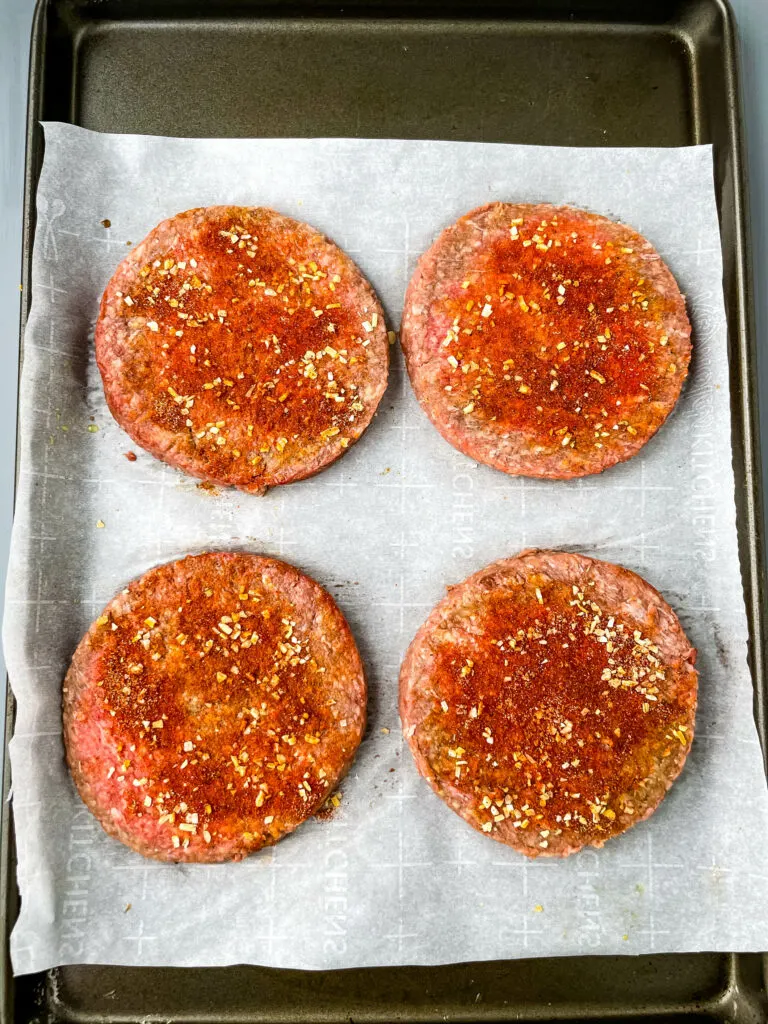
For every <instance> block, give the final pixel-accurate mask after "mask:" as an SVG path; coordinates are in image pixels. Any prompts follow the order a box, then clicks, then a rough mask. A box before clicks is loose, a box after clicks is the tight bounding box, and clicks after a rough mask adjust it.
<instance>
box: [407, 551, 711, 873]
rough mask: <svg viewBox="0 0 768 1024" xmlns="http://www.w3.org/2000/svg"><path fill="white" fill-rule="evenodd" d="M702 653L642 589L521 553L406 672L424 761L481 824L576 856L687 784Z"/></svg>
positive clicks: (441, 614) (446, 617) (448, 605)
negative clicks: (682, 779) (676, 785)
mask: <svg viewBox="0 0 768 1024" xmlns="http://www.w3.org/2000/svg"><path fill="white" fill-rule="evenodd" d="M695 657H696V652H695V650H694V649H693V648H692V647H691V645H690V643H689V642H688V640H687V639H686V636H685V634H684V632H683V630H682V627H681V625H680V623H679V621H678V619H677V617H676V616H675V614H674V612H673V611H672V609H671V608H670V607H669V605H668V604H667V603H666V602H665V601H664V599H663V598H662V597H661V596H660V595H659V594H658V593H657V591H656V590H654V589H653V587H652V586H650V584H648V583H646V582H645V580H643V579H641V578H640V577H639V576H637V575H635V573H633V572H629V571H628V570H627V569H623V568H621V567H620V566H617V565H611V564H610V563H608V562H600V561H597V560H596V559H594V558H586V557H585V556H583V555H574V554H566V553H564V552H555V551H524V552H523V553H522V554H520V555H518V556H517V557H516V558H508V559H504V560H502V561H499V562H494V563H493V564H492V565H490V566H488V567H487V568H486V569H483V570H482V571H481V572H478V573H475V575H474V576H470V577H469V579H467V580H465V582H464V583H461V584H459V585H458V586H456V587H453V588H451V589H450V591H449V593H448V596H447V597H446V598H444V600H443V601H441V602H440V604H438V605H437V607H436V608H435V609H434V610H433V612H432V613H431V615H430V616H429V618H428V619H427V621H426V622H425V623H424V625H423V626H422V627H421V629H420V630H419V632H418V633H417V634H416V637H415V639H414V640H413V642H412V644H411V646H410V648H409V650H408V653H407V655H406V657H405V660H404V662H403V666H402V670H401V674H400V717H401V719H402V723H403V729H404V731H405V736H406V738H407V740H408V743H409V744H410V747H411V750H412V752H413V756H414V758H415V760H416V765H417V767H418V769H419V771H420V772H421V774H422V775H423V776H424V777H425V778H426V779H427V780H428V782H429V783H430V785H431V786H432V788H433V789H434V790H435V792H436V793H437V794H438V795H439V796H440V797H442V799H443V800H444V801H445V802H446V803H447V804H448V806H449V807H451V808H452V809H453V810H454V811H456V813H457V814H460V815H461V817H462V818H464V819H465V820H466V821H467V822H469V824H470V825H472V826H473V828H476V829H479V830H480V831H481V832H484V833H486V834H487V835H488V836H490V837H491V838H492V839H496V840H498V841H499V842H502V843H506V844H508V845H509V846H512V847H514V848H515V849H517V850H519V851H520V852H521V853H524V854H526V855H527V856H529V857H538V856H542V855H546V856H555V857H565V856H568V854H571V853H574V852H575V851H577V850H580V849H581V848H582V847H584V846H602V845H603V843H604V842H605V841H606V840H607V839H610V838H612V837H613V836H617V835H619V834H620V833H622V832H624V831H626V830H627V829H628V828H630V827H631V826H632V825H634V824H635V823H636V822H638V821H642V820H643V819H644V818H647V817H648V816H649V815H650V814H652V813H653V811H654V810H655V809H656V807H657V806H658V805H659V803H660V802H661V800H662V799H663V797H664V795H665V794H666V792H667V790H668V789H669V787H670V786H671V785H672V783H673V782H674V780H675V779H676V778H677V776H678V774H679V773H680V771H681V769H682V767H683V764H684V763H685V759H686V756H687V754H688V752H689V750H690V748H691V742H692V740H693V729H694V715H695V711H696V689H697V678H698V677H697V673H696V670H695V669H694V667H693V665H694V661H695Z"/></svg>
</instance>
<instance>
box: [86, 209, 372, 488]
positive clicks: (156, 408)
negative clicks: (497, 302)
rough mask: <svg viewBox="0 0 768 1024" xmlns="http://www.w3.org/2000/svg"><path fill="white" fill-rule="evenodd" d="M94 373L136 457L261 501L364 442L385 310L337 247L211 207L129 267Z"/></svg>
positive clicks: (120, 272)
mask: <svg viewBox="0 0 768 1024" xmlns="http://www.w3.org/2000/svg"><path fill="white" fill-rule="evenodd" d="M96 359H97V362H98V366H99V370H100V371H101V376H102V380H103V383H104V392H105V394H106V398H107V402H108V404H109V408H110V410H111V412H112V415H113V416H114V417H115V419H116V420H117V422H118V423H119V424H120V425H121V426H122V427H123V429H124V430H126V431H127V432H128V434H130V436H131V437H132V438H133V440H134V441H135V442H136V443H137V444H139V445H141V446H142V447H143V448H145V449H146V450H147V451H149V452H151V453H152V454H153V455H155V456H156V457H157V458H159V459H162V460H163V461H165V462H168V463H170V464H171V465H173V466H177V467H178V468H179V469H182V470H184V471H185V472H187V473H190V474H192V475H193V476H197V477H200V478H202V479H203V480H208V481H210V482H212V483H217V484H231V485H233V486H235V487H239V488H240V489H241V490H244V491H252V492H254V493H262V492H263V491H264V490H265V489H266V488H267V487H271V486H273V485H275V484H285V483H291V482H292V481H294V480H301V479H302V478H303V477H307V476H310V475H312V474H313V473H316V472H317V471H318V470H320V469H323V468H324V467H325V466H327V465H329V464H330V463H331V462H333V461H334V460H335V459H337V458H338V457H339V456H340V455H342V454H343V452H344V450H345V449H346V448H347V447H348V446H349V445H350V444H352V443H353V442H354V441H356V440H357V439H358V438H359V437H360V435H361V434H362V432H363V431H364V430H365V428H366V427H367V425H368V424H369V423H370V421H371V418H372V416H373V414H374V412H375V411H376V406H377V405H378V403H379V400H380V399H381V396H382V394H383V393H384V389H385V387H386V383H387V369H388V362H389V353H388V343H387V332H386V327H385V324H384V314H383V312H382V309H381V306H380V305H379V302H378V300H377V298H376V296H375V294H374V292H373V290H372V288H371V286H370V285H369V284H368V282H367V281H366V280H365V278H364V277H363V276H362V274H361V273H360V271H359V270H358V269H357V267H356V266H355V264H354V263H353V262H352V260H351V259H350V258H349V257H348V256H347V255H346V254H345V253H343V252H342V251H341V250H340V249H339V248H338V247H337V246H335V245H334V244H333V243H332V242H330V241H329V240H328V239H327V238H324V237H323V236H322V235H321V234H320V233H319V232H317V231H315V230H314V228H311V227H310V226H309V225H307V224H301V223H299V222H298V221H295V220H292V219H291V218H290V217H284V216H282V215H281V214H279V213H275V212H274V211H273V210H268V209H264V208H262V207H237V206H212V207H207V208H204V209H197V210H188V211H187V212H186V213H180V214H178V216H176V217H172V218H171V219H170V220H166V221H163V223H162V224H160V225H158V226H157V227H156V228H155V229H154V230H153V231H151V232H150V234H149V235H148V236H147V237H146V238H145V239H144V241H143V242H141V244H140V245H138V246H137V247H136V249H134V251H133V252H131V253H130V255H128V256H127V257H126V259H124V260H123V262H122V263H121V264H120V266H119V267H118V268H117V270H116V271H115V274H114V276H113V277H112V279H111V281H110V282H109V284H108V285H107V288H106V291H105V292H104V296H103V298H102V301H101V311H100V314H99V319H98V323H97V325H96Z"/></svg>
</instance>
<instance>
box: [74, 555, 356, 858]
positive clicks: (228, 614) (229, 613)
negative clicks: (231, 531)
mask: <svg viewBox="0 0 768 1024" xmlns="http://www.w3.org/2000/svg"><path fill="white" fill-rule="evenodd" d="M365 700H366V688H365V681H364V678H363V669H362V665H361V662H360V657H359V655H358V653H357V648H356V647H355V643H354V640H353V639H352V635H351V633H350V631H349V627H348V626H347V623H346V621H345V620H344V617H343V616H342V614H341V612H340V611H339V609H338V608H337V607H336V605H335V604H334V602H333V600H332V598H331V597H330V596H329V595H328V594H327V593H326V592H325V591H324V590H323V589H322V587H320V586H319V585H318V584H317V583H315V582H314V580H311V579H309V578H308V577H307V576H304V575H303V574H302V573H300V572H299V571H298V569H294V568H293V567H292V566H290V565H286V564H285V563H284V562H278V561H275V560H274V559H271V558H260V557H258V556H256V555H243V554H231V553H225V552H215V553H211V554H204V555H197V556H190V557H188V558H184V559H182V560H181V561H178V562H169V563H167V564H165V565H160V566H158V567H157V568H155V569H151V570H150V571H149V572H147V573H145V575H144V576H142V577H141V578H140V579H138V580H135V581H134V582H133V583H131V584H130V585H129V586H128V587H126V589H125V590H123V591H122V593H120V594H118V596H117V597H115V598H114V600H112V601H111V602H110V603H109V604H108V605H107V607H106V608H105V609H104V612H103V614H102V615H101V616H100V617H99V618H98V619H97V620H96V622H95V623H94V624H93V625H92V626H91V628H90V630H89V631H88V633H87V634H86V636H85V637H84V638H83V640H82V641H81V642H80V645H79V647H78V648H77V651H76V652H75V656H74V658H73V659H72V665H71V667H70V669H69V672H68V674H67V678H66V681H65V684H64V739H65V743H66V749H67V759H68V761H69V766H70V768H71V771H72V775H73V777H74V780H75V783H76V784H77V788H78V789H79V791H80V795H81V796H82V798H83V800H84V801H85V803H86V804H87V806H88V807H89V808H90V810H91V811H92V812H93V813H94V814H95V815H96V817H97V818H98V819H99V821H100V822H101V824H102V826H103V827H104V829H105V830H106V831H107V832H108V833H109V834H110V835H112V836H114V837H115V838H116V839H120V840H121V841H122V842H124V843H126V845H128V846H130V847H131V848H132V849H134V850H137V851H138V852H139V853H142V854H144V856H145V857H155V858H157V859H159V860H169V861H222V860H239V859H241V858H242V857H244V856H246V854H248V853H251V852H252V851H253V850H258V849H260V848H261V847H262V846H267V845H270V844H272V843H276V842H277V841H278V839H280V838H281V837H282V836H284V835H285V834H286V833H288V832H292V831H293V829H295V828H296V827H297V825H300V824H301V822H302V821H304V820H305V819H306V818H308V817H310V815H312V814H314V812H315V811H316V810H317V809H318V807H320V805H321V804H322V803H323V801H324V800H325V799H326V797H327V796H328V795H329V794H330V793H331V792H332V791H333V788H334V786H336V784H337V783H338V781H339V779H340V778H341V777H342V776H343V775H344V773H345V772H346V771H347V769H348V768H349V765H350V763H351V761H352V758H353V757H354V754H355V751H356V749H357V746H358V744H359V743H360V740H361V738H362V735H363V730H364V728H365Z"/></svg>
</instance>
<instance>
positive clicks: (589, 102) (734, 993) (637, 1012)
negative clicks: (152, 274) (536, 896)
mask: <svg viewBox="0 0 768 1024" xmlns="http://www.w3.org/2000/svg"><path fill="white" fill-rule="evenodd" d="M33 33H34V35H33V48H32V67H31V90H30V108H29V139H28V154H27V155H28V165H27V182H26V211H25V267H24V286H25V311H24V313H25V315H26V309H27V308H28V304H29V299H30V292H29V262H28V260H29V255H30V253H31V241H32V233H33V230H34V223H33V203H32V202H31V197H32V195H33V193H34V187H35V184H36V180H37V173H38V171H39V167H40V160H41V156H42V137H41V133H40V131H39V128H38V127H37V121H38V120H39V119H42V118H45V119H48V120H62V121H68V122H71V123H75V124H80V125H82V126H84V127H87V128H94V129H97V130H105V131H113V132H114V131H117V132H120V131H124V132H137V133H149V134H153V133H154V134H164V135H190V136H221V135H231V136H276V135H284V136H302V135H304V136H309V135H314V136H317V135H327V136H343V135H348V136H360V137H377V136H378V137H403V138H444V139H468V140H479V141H499V142H528V143H538V144H565V145H590V146H595V145H611V146H631V145H645V146H660V145H661V146H663V145H688V144H692V143H707V142H711V143H712V144H713V145H714V147H715V164H716V183H717V193H718V201H719V208H720V217H721V226H722V235H723V253H724V261H725V266H724V273H725V293H726V305H727V312H728V317H729V327H730V357H731V387H732V392H733V396H734V397H733V405H734V408H733V414H734V415H733V419H734V464H735V470H736V477H737V495H738V497H739V534H740V546H741V558H742V569H743V575H744V584H745V596H746V600H747V611H748V615H749V618H750V630H751V649H750V658H751V667H752V672H753V678H754V681H755V687H756V712H757V716H758V725H759V727H760V729H761V737H762V738H763V740H765V730H764V726H765V705H764V692H765V686H764V684H765V680H764V675H763V656H764V653H765V636H764V631H763V629H762V596H763V589H762V588H763V560H762V539H761V536H760V533H759V530H758V525H757V524H758V523H759V522H760V521H761V520H760V517H759V501H760V487H759V477H758V471H757V459H756V451H755V443H756V442H755V438H756V430H755V409H756V399H755V392H754V388H755V380H756V375H755V372H754V347H753V345H754V342H753V339H752V334H751V331H750V296H749V258H748V240H747V237H746V211H745V209H744V188H743V184H744V183H743V169H742V154H741V139H740V121H739V110H738V94H737V68H736V54H735V42H734V29H733V24H732V21H731V18H730V15H729V12H728V10H727V8H726V7H725V5H724V3H723V2H722V0H668V2H663V0H659V2H652V0H645V2H639V0H638V2H634V0H624V2H622V0H560V2H557V0H551V2H546V0H545V2H538V3H536V2H534V0H519V2H513V0H507V2H497V3H492V2H491V3H486V4H483V5H482V6H478V5H474V4H471V3H469V2H468V0H467V2H466V3H462V4H460V3H449V4H447V5H443V6H441V7H440V8H439V9H435V8H431V7H429V6H428V5H427V4H422V3H418V2H411V3H397V4H395V3H388V2H386V0H378V2H370V3H366V2H365V0H352V2H348V3H345V4H344V5H343V9H341V8H340V7H338V6H335V5H331V4H324V3H322V2H317V3H312V2H310V0H305V2H303V3H298V4H290V5H289V4H288V3H283V2H281V0H273V2H268V0H267V2H258V0H257V2H247V0H241V2H220V3H213V2H209V3H207V4H205V5H203V4H202V3H195V2H194V0H165V2H161V0H146V2H143V0H47V2H41V3H39V4H38V9H37V14H36V18H35V25H34V29H33ZM9 710H11V711H12V707H11V708H9ZM11 719H12V716H11V715H9V728H10V722H11ZM764 747H765V742H764ZM6 767H7V766H6ZM7 778H8V773H7V771H6V779H7ZM4 806H5V810H4V817H3V829H2V839H3V845H2V851H1V852H2V862H0V883H2V885H3V893H4V895H5V899H4V913H5V921H4V924H5V928H6V933H7V931H8V930H9V929H10V926H11V924H12V922H13V919H14V916H15V906H16V893H15V886H14V880H13V870H12V868H13V854H12V837H11V834H10V829H9V821H8V818H9V812H8V805H7V803H6V804H5V805H4ZM0 985H2V991H3V996H4V1002H3V1007H2V1010H3V1013H4V1015H5V1016H4V1019H5V1020H6V1021H8V1022H10V1021H11V1020H19V1021H26V1020H32V1019H40V1018H41V1017H42V1018H47V1019H51V1020H63V1019H67V1020H73V1021H79V1020H83V1021H84V1020H86V1019H88V1020H89V1021H102V1020H103V1021H112V1020H117V1019H118V1018H119V1019H120V1020H121V1021H139V1020H143V1019H146V1018H147V1017H157V1018H162V1019H164V1020H167V1019H190V1020H191V1019H196V1020H211V1021H214V1020H216V1021H218V1020H222V1019H225V1018H226V1019H227V1020H232V1021H243V1022H251V1021H253V1022H256V1021H259V1022H260V1021H265V1022H266V1021H286V1022H288V1021H311V1020H318V1021H319V1020H323V1021H337V1020H338V1021H342V1020H350V1019H354V1020H361V1021H362V1020H366V1021H368V1020H370V1021H392V1020H395V1019H398V1020H425V1021H426V1020H438V1019H452V1020H486V1019H494V1020H504V1019H513V1018H514V1019H534V1018H535V1019H539V1020H541V1019H553V1020H555V1019H556V1020H563V1019H566V1020H567V1019H574V1018H576V1017H579V1018H582V1019H583V1018H591V1019H599V1018H605V1017H607V1016H621V1017H629V1018H644V1017H648V1018H651V1017H656V1016H665V1017H667V1018H668V1019H669V1018H676V1017H678V1016H679V1017H682V1016H685V1017H688V1018H689V1019H690V1018H697V1019H721V1020H725V1019H728V1020H733V1021H752V1020H755V1021H757V1020H763V1019H765V1016H766V1004H765V996H764V983H763V980H762V964H761V958H760V957H759V956H757V955H740V956H735V955H715V954H696V955H677V956H655V957H642V958H638V959H633V958H628V957H622V958H618V959H613V958H584V959H568V960H546V961H536V960H533V961H527V962H524V961H520V962H515V961H508V962H504V963H495V964H480V965H462V966H459V967H446V968H426V969H425V968H392V969H386V970H385V969H379V970H375V971H370V970H360V971H343V972H328V973H325V974H322V975H314V974H310V975H305V974H301V973H300V972H291V971H277V970H267V969H263V968H255V967H249V968H243V967H241V968H237V967H236V968H224V969H206V970H182V969H167V970H166V969H163V970H160V969H155V970H138V969H136V970H126V969H116V968H107V967H104V968H100V967H77V968H62V969H59V970H57V971H54V972H50V973H49V974H47V975H44V976H37V977H35V976H33V977H29V978H23V979H19V980H18V981H17V982H16V983H15V984H14V983H13V981H12V979H11V978H10V972H9V971H8V968H7V965H6V967H5V976H4V977H0Z"/></svg>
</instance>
